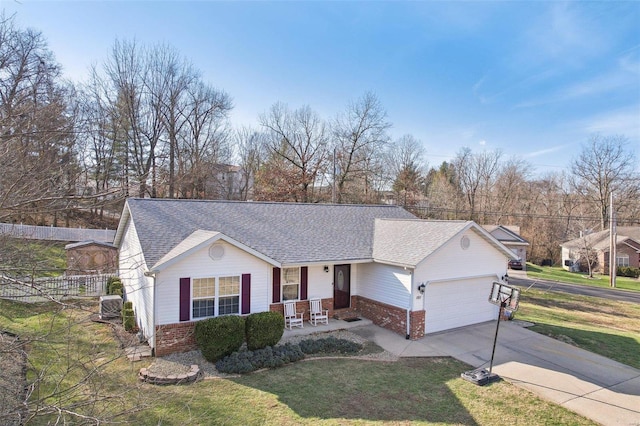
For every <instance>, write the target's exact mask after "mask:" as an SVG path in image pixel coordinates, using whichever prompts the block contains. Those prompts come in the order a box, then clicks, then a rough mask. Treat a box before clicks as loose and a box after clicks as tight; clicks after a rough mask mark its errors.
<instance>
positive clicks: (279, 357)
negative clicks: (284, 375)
mask: <svg viewBox="0 0 640 426" xmlns="http://www.w3.org/2000/svg"><path fill="white" fill-rule="evenodd" d="M303 358H304V353H302V351H301V350H300V346H298V345H294V344H291V343H287V344H284V345H279V346H275V347H271V346H267V347H264V348H262V349H257V350H255V351H241V352H234V353H232V354H230V355H229V356H227V357H225V358H223V359H221V360H219V361H218V362H216V370H218V371H219V372H221V373H227V374H244V373H250V372H252V371H256V370H259V369H261V368H276V367H281V366H283V365H285V364H289V363H292V362H296V361H300V360H301V359H303Z"/></svg>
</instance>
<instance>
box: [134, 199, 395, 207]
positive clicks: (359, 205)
mask: <svg viewBox="0 0 640 426" xmlns="http://www.w3.org/2000/svg"><path fill="white" fill-rule="evenodd" d="M129 200H133V201H145V202H147V201H154V202H169V201H179V202H181V203H182V202H195V203H216V204H249V205H251V204H264V205H296V206H326V207H360V208H362V207H369V208H370V207H375V208H380V207H385V208H400V209H402V208H403V207H402V206H399V205H395V204H338V203H310V202H306V203H298V202H295V201H253V200H245V201H243V200H204V199H193V198H140V197H129V198H127V201H129Z"/></svg>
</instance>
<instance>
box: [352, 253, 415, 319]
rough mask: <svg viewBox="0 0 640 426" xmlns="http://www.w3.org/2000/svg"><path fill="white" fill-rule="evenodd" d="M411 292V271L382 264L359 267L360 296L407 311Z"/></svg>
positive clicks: (358, 290) (358, 289)
mask: <svg viewBox="0 0 640 426" xmlns="http://www.w3.org/2000/svg"><path fill="white" fill-rule="evenodd" d="M352 290H353V287H352ZM410 291H411V273H410V271H409V270H405V269H404V268H401V267H397V266H390V265H383V264H380V263H365V264H359V265H358V287H357V294H358V295H359V296H363V297H366V298H368V299H372V300H377V301H379V302H382V303H386V304H388V305H392V306H397V307H400V308H405V309H406V308H407V307H408V306H409V293H410ZM352 294H353V291H352Z"/></svg>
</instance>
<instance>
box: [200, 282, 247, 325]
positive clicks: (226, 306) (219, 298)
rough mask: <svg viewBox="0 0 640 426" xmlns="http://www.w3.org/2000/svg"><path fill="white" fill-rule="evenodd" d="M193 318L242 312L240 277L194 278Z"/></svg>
mask: <svg viewBox="0 0 640 426" xmlns="http://www.w3.org/2000/svg"><path fill="white" fill-rule="evenodd" d="M192 309H193V318H206V317H213V316H218V315H229V314H239V313H240V277H239V276H232V277H218V278H215V277H211V278H194V279H193V294H192Z"/></svg>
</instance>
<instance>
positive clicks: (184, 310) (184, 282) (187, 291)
mask: <svg viewBox="0 0 640 426" xmlns="http://www.w3.org/2000/svg"><path fill="white" fill-rule="evenodd" d="M190 311H191V278H180V321H189V320H190V319H191V312H190Z"/></svg>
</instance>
